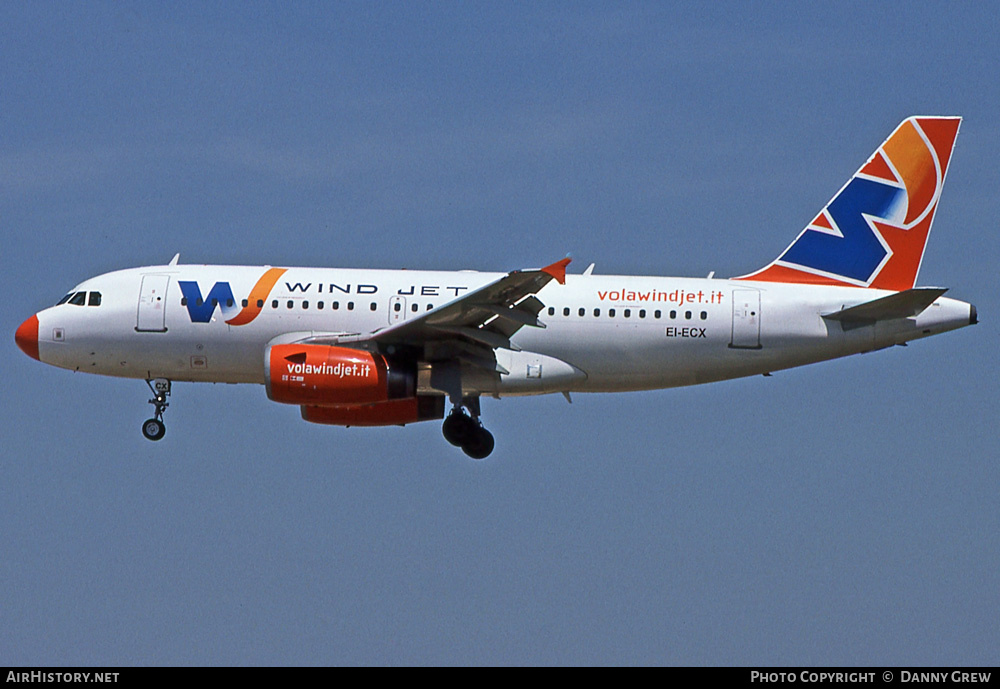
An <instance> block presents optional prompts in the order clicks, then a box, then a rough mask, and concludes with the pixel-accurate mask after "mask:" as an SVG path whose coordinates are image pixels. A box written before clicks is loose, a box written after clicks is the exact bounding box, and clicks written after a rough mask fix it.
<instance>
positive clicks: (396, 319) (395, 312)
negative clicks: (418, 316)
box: [389, 297, 406, 325]
mask: <svg viewBox="0 0 1000 689" xmlns="http://www.w3.org/2000/svg"><path fill="white" fill-rule="evenodd" d="M405 320H406V297H391V298H390V299H389V325H392V324H393V323H400V322H402V321H405Z"/></svg>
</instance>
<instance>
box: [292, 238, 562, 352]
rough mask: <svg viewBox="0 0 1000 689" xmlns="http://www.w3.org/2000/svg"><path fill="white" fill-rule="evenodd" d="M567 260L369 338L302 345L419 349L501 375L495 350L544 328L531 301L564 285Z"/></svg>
mask: <svg viewBox="0 0 1000 689" xmlns="http://www.w3.org/2000/svg"><path fill="white" fill-rule="evenodd" d="M570 260H571V259H570V258H564V259H562V260H561V261H556V262H555V263H553V264H551V265H548V266H546V267H544V268H539V269H535V270H516V271H514V272H512V273H508V274H507V275H505V276H504V277H502V278H500V279H499V280H496V281H494V282H491V283H490V284H488V285H485V286H484V287H480V288H479V289H477V290H474V291H472V292H469V293H468V294H465V295H462V296H461V297H460V298H458V299H455V300H454V301H451V302H448V303H447V304H444V305H442V306H439V307H437V308H435V309H432V310H430V311H427V312H425V313H423V314H421V315H420V316H417V317H415V318H410V319H408V320H405V321H402V322H400V323H397V324H395V325H391V326H388V327H386V328H382V329H381V330H376V331H375V332H373V333H368V334H360V333H359V334H355V335H333V336H324V335H319V336H315V337H310V338H308V339H306V340H305V341H307V342H310V343H315V344H337V345H340V346H349V347H350V346H354V347H361V348H366V349H379V350H386V349H389V348H393V349H397V350H404V351H405V350H406V349H412V348H417V347H419V348H422V349H423V350H424V351H423V352H421V353H420V354H419V355H418V356H419V357H420V358H421V359H424V360H435V359H449V358H455V359H459V360H461V361H464V362H465V363H468V364H471V365H474V366H479V367H481V368H487V369H490V370H497V371H500V372H505V371H502V370H501V369H500V367H499V366H498V365H497V363H496V358H495V356H494V355H493V350H494V349H497V348H505V349H514V350H516V349H517V345H515V344H513V343H512V342H511V341H510V338H511V336H513V335H514V333H516V332H517V331H518V330H520V329H521V328H522V327H524V326H529V327H536V328H544V327H545V325H544V324H543V323H541V322H539V321H538V313H539V312H540V311H541V310H542V308H543V304H542V302H541V301H540V300H539V299H538V298H537V297H535V296H534V295H535V294H537V293H538V292H539V291H540V290H541V289H542V288H543V287H544V286H545V285H547V284H548V283H549V282H551V281H552V280H556V281H557V282H559V283H560V284H565V282H566V266H567V265H569V263H570Z"/></svg>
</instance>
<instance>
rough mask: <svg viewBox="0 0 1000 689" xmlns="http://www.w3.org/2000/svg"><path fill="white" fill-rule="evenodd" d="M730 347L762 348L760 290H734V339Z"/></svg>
mask: <svg viewBox="0 0 1000 689" xmlns="http://www.w3.org/2000/svg"><path fill="white" fill-rule="evenodd" d="M729 346H730V347H734V348H737V349H760V348H761V346H760V292H758V291H757V290H755V289H736V290H733V339H732V340H731V341H730V343H729Z"/></svg>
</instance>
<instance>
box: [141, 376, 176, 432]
mask: <svg viewBox="0 0 1000 689" xmlns="http://www.w3.org/2000/svg"><path fill="white" fill-rule="evenodd" d="M146 385H148V386H149V389H150V391H151V392H152V393H153V399H151V400H149V403H150V404H152V405H153V407H154V409H156V412H155V413H154V415H153V418H151V419H146V420H145V421H143V422H142V434H143V435H144V436H146V439H147V440H159V439H160V438H162V437H163V436H164V435H165V434H166V432H167V427H166V426H164V425H163V411H164V410H165V409H166V408H167V407H169V406H170V403H169V402H167V398H168V397H170V381H169V380H167V379H166V378H157V379H156V380H153V381H149V380H147V381H146Z"/></svg>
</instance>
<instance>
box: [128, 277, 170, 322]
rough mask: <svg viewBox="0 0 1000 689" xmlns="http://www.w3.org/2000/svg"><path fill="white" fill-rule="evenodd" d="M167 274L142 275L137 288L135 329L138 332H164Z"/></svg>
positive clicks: (168, 281) (168, 278)
mask: <svg viewBox="0 0 1000 689" xmlns="http://www.w3.org/2000/svg"><path fill="white" fill-rule="evenodd" d="M169 284H170V276H169V275H143V276H142V287H141V288H140V289H139V310H138V314H137V316H136V324H135V329H136V330H137V331H138V332H150V333H165V332H167V325H166V307H167V285H169Z"/></svg>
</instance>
